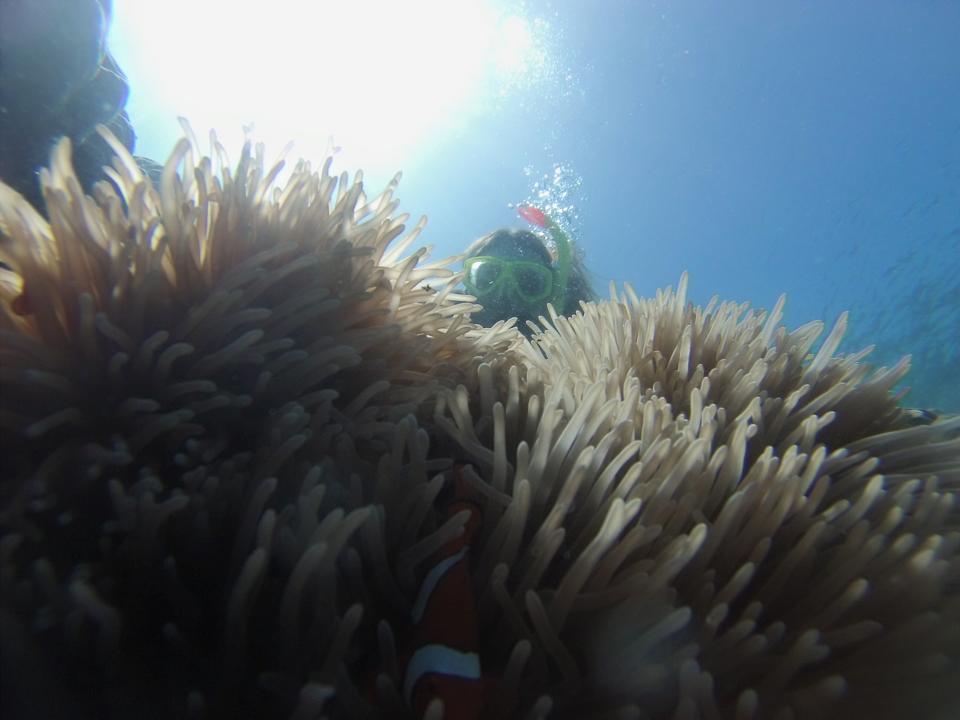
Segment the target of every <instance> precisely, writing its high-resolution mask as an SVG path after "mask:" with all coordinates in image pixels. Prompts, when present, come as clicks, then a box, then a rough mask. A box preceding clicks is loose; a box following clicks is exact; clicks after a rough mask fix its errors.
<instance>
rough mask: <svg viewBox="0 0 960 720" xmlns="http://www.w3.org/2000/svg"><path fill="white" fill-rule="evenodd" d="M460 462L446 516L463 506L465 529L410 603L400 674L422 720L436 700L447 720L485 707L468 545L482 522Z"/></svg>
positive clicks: (460, 719) (470, 716) (467, 719)
mask: <svg viewBox="0 0 960 720" xmlns="http://www.w3.org/2000/svg"><path fill="white" fill-rule="evenodd" d="M462 471H463V468H462V466H457V467H456V468H455V469H454V473H455V480H454V496H455V499H454V501H453V502H452V503H451V504H450V505H449V506H448V507H447V509H446V514H447V517H448V518H451V517H453V516H454V515H456V514H457V513H460V512H463V511H464V510H467V511H469V512H470V518H469V519H468V520H467V523H466V525H465V526H464V528H463V532H462V533H461V535H460V536H459V537H457V538H454V539H453V540H451V541H450V542H448V543H447V544H446V545H444V546H443V547H442V548H440V550H439V551H438V552H437V554H436V556H435V564H434V566H433V567H432V568H431V569H430V571H429V572H428V573H427V575H426V577H425V578H424V579H423V584H422V585H421V586H420V591H419V593H418V594H417V599H416V602H415V603H414V604H413V610H412V613H411V614H412V617H413V624H414V634H413V643H412V647H411V651H410V654H409V658H408V659H407V662H406V667H405V670H404V677H403V696H404V699H405V700H406V702H407V705H408V706H409V707H410V709H412V710H413V712H414V714H415V715H416V717H418V718H422V717H423V715H424V713H425V712H426V711H427V708H428V707H429V706H430V704H431V703H432V702H434V701H435V700H440V701H442V702H443V717H444V719H445V720H475V719H476V718H479V717H480V714H481V711H482V709H483V699H484V697H483V696H484V679H483V676H482V673H481V669H480V654H479V652H478V648H479V642H478V636H477V607H476V598H475V597H474V590H473V582H472V580H471V577H470V543H471V541H472V540H473V538H474V537H475V536H476V533H477V531H478V530H479V528H480V524H481V521H482V520H481V514H480V508H479V507H477V506H476V505H475V504H474V503H472V502H470V501H468V500H466V499H465V493H464V492H463V490H464V485H465V484H464V481H463V477H462Z"/></svg>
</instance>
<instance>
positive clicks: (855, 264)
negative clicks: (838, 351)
mask: <svg viewBox="0 0 960 720" xmlns="http://www.w3.org/2000/svg"><path fill="white" fill-rule="evenodd" d="M128 2H129V0H128ZM123 4H124V3H123V2H118V5H121V6H122V5H123ZM502 7H511V6H508V5H506V4H504V5H502ZM518 7H520V8H521V9H520V10H519V12H520V13H522V15H523V16H525V17H526V18H528V19H531V20H533V19H536V20H539V21H541V22H542V23H543V27H546V28H547V29H548V31H547V33H546V34H547V40H548V41H549V43H550V47H551V48H552V51H553V65H552V70H551V73H550V74H549V76H547V77H545V78H543V79H542V80H541V82H539V83H535V84H531V85H530V86H529V87H521V88H518V89H514V90H513V91H511V92H508V93H504V94H503V95H502V96H500V97H497V98H496V99H495V100H490V98H489V97H487V98H486V99H484V100H482V101H480V102H479V103H478V104H477V105H476V106H473V107H469V108H466V109H465V111H464V113H463V115H462V116H461V119H460V120H459V121H457V122H451V123H448V124H447V125H446V126H444V127H443V128H442V129H441V130H440V131H437V132H436V133H435V134H434V136H433V137H432V138H431V140H430V142H428V143H426V144H422V145H420V146H418V147H417V149H416V152H415V153H414V154H412V155H411V156H410V157H409V158H408V159H407V160H406V162H405V163H404V167H403V170H404V172H405V174H404V180H403V182H402V183H401V185H400V192H399V196H400V198H401V200H402V205H401V207H402V208H403V209H404V210H407V211H410V212H412V213H413V214H414V215H419V214H421V213H426V214H427V215H429V217H430V224H429V226H428V228H427V230H426V231H425V234H424V235H423V236H421V237H422V239H423V241H424V242H426V243H432V244H434V245H435V246H436V250H435V253H434V257H436V258H439V257H442V256H446V255H450V254H454V253H456V252H459V251H460V250H462V248H463V247H464V246H465V245H466V244H467V243H469V242H470V241H471V240H473V239H475V238H476V237H478V236H479V235H481V234H483V233H485V232H488V231H489V230H491V229H493V228H495V227H498V226H502V225H518V226H519V225H522V223H521V221H519V220H518V219H517V218H516V215H515V212H514V211H513V210H512V209H511V207H510V204H511V203H517V202H520V201H523V200H526V199H530V198H532V197H534V196H535V190H536V189H540V190H543V191H544V192H545V193H546V199H547V200H555V201H557V203H558V204H560V205H564V206H565V207H567V210H566V212H564V213H562V214H563V217H564V221H565V222H566V223H568V225H569V226H570V228H571V231H572V232H573V234H574V235H575V237H576V238H577V239H578V241H579V243H580V245H581V247H582V248H583V250H584V251H585V253H586V260H587V264H588V266H589V268H590V269H591V270H592V271H593V273H594V276H595V279H596V284H597V286H598V290H600V292H601V295H604V296H605V295H606V287H607V284H608V283H609V282H610V281H611V280H613V281H616V282H617V283H622V282H629V283H631V284H632V285H633V287H634V288H635V289H636V291H637V292H638V294H641V295H646V294H651V293H653V292H654V291H655V290H656V289H657V288H659V287H664V286H666V285H675V284H676V282H677V279H678V278H679V276H680V274H681V272H682V271H684V270H687V271H689V273H690V281H691V282H690V285H691V299H692V300H694V301H695V302H698V303H704V302H706V301H707V300H709V298H710V297H711V296H712V295H715V294H716V295H719V296H720V297H721V299H724V300H737V301H749V302H750V303H751V304H752V305H755V306H758V307H767V308H769V307H771V306H772V305H773V304H774V302H775V301H776V299H777V297H778V296H779V294H780V293H786V294H787V296H788V302H787V315H786V322H787V323H788V325H790V326H791V327H795V326H797V325H799V324H801V323H804V322H807V321H809V320H813V319H824V320H825V321H827V323H828V325H830V324H832V323H833V322H834V320H835V319H836V317H837V316H838V314H839V313H840V312H841V311H842V310H845V309H848V310H850V311H851V322H850V331H849V334H848V339H847V341H846V343H845V346H844V349H845V350H846V351H853V350H857V349H860V348H861V347H863V346H865V345H868V344H876V345H877V349H876V351H875V353H874V354H873V355H872V356H871V358H872V360H873V361H874V362H876V363H879V364H891V363H893V362H895V361H896V360H897V359H898V358H899V357H900V356H902V355H904V354H907V353H911V354H912V355H913V357H914V365H913V367H914V369H913V371H912V373H911V375H910V377H909V380H908V383H907V384H908V385H911V386H912V387H913V390H912V391H911V393H910V394H909V395H908V397H907V400H906V402H907V403H908V404H911V405H916V406H923V407H936V408H940V409H942V410H950V411H955V412H956V411H960V40H958V38H960V2H956V1H955V0H944V1H942V2H933V1H931V2H916V1H910V0H903V1H902V2H892V1H889V0H869V1H868V0H863V1H860V2H854V1H850V0H848V1H838V2H818V3H813V2H789V3H771V2H761V1H760V0H756V1H751V2H746V1H737V2H724V3H720V2H706V1H705V0H696V1H693V0H691V1H690V2H669V3H667V2H658V3H653V2H626V1H613V0H598V1H597V2H572V1H571V2H527V3H525V4H524V5H522V6H518ZM268 11H269V10H264V12H268ZM116 33H120V30H116ZM399 42H401V39H398V43H399ZM358 44H359V46H360V47H361V51H365V52H374V51H376V50H377V49H376V48H372V49H370V48H368V49H363V47H362V37H358ZM114 46H115V48H117V54H118V56H119V60H120V62H121V65H123V66H124V67H125V68H126V69H127V71H128V73H129V75H130V82H131V86H132V88H133V96H132V98H131V114H132V116H133V120H134V123H135V125H136V126H137V127H138V130H139V133H140V144H139V146H138V151H139V152H140V153H142V154H146V155H152V156H154V157H159V158H161V159H162V158H163V157H165V156H166V154H167V153H168V152H169V148H170V147H171V145H172V142H173V139H174V138H175V137H176V126H175V124H173V123H172V122H170V123H167V124H164V123H157V122H155V120H156V117H157V113H158V112H161V113H166V115H169V116H170V117H171V118H172V117H173V116H174V115H176V114H177V113H178V112H182V111H181V110H180V109H177V108H161V109H159V110H158V109H157V108H151V107H149V105H148V103H147V101H146V100H145V97H146V94H145V93H144V92H142V91H139V93H138V80H137V75H136V72H135V68H136V64H137V63H136V61H135V59H134V60H129V61H128V62H125V60H124V57H125V53H131V52H133V51H132V50H129V49H124V47H123V44H122V41H121V39H120V38H116V42H115V43H114ZM438 61H442V58H438ZM396 81H397V82H402V83H407V84H409V85H410V86H416V84H417V78H415V77H412V78H411V77H406V78H397V79H396ZM305 92H306V90H305ZM310 92H322V81H321V82H318V87H317V88H313V89H311V90H310ZM203 130H205V128H203ZM316 159H319V158H316ZM555 168H557V169H558V172H555V170H554V169H555ZM368 177H369V176H368ZM545 177H546V178H547V179H546V180H544V179H543V178H545ZM554 177H555V178H556V182H554V180H553V178H554ZM385 179H386V175H384V176H383V177H376V176H375V177H374V178H373V181H374V182H373V189H378V187H377V184H378V183H380V184H382V182H383V181H385ZM535 185H536V188H535ZM562 191H566V193H567V194H566V195H565V196H562V195H563V192H562ZM540 200H541V201H542V200H543V198H541V199H540Z"/></svg>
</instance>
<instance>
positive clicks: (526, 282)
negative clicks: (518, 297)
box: [513, 263, 553, 301]
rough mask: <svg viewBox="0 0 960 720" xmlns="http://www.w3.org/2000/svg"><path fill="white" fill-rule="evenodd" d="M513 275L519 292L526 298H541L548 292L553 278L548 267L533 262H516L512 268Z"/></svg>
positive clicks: (536, 299)
mask: <svg viewBox="0 0 960 720" xmlns="http://www.w3.org/2000/svg"><path fill="white" fill-rule="evenodd" d="M513 275H514V278H515V279H516V281H517V287H518V288H519V289H520V293H521V294H522V295H523V297H525V298H526V299H527V300H531V301H539V300H543V299H544V298H545V297H546V296H547V295H549V294H550V290H551V287H552V279H553V278H552V277H551V274H550V270H549V269H548V268H545V267H543V266H541V265H535V264H533V263H530V264H527V263H524V264H523V265H519V264H518V265H517V266H516V267H515V268H514V270H513Z"/></svg>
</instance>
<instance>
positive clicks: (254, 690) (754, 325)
mask: <svg viewBox="0 0 960 720" xmlns="http://www.w3.org/2000/svg"><path fill="white" fill-rule="evenodd" d="M113 144H114V146H115V149H116V151H117V158H116V160H115V162H114V166H113V168H112V169H111V170H110V171H109V175H110V177H111V181H112V182H111V183H102V184H100V185H99V186H97V188H96V189H95V192H94V194H93V196H92V197H90V196H87V195H85V194H84V192H83V190H82V188H81V187H80V184H79V183H78V181H77V179H76V177H75V176H74V173H73V172H72V169H71V167H70V149H69V145H68V144H67V143H66V142H63V143H61V145H59V146H58V148H57V149H56V151H55V153H54V155H53V159H52V163H51V168H50V169H49V170H48V171H44V172H43V174H42V184H43V192H44V199H45V205H46V212H45V214H44V215H41V214H39V213H37V212H36V211H34V210H33V209H32V208H31V207H30V206H29V205H28V204H27V203H26V202H25V201H24V200H23V199H22V198H20V197H19V196H16V194H15V193H13V192H12V191H11V190H9V189H8V188H6V187H4V186H2V185H0V260H2V261H3V263H4V264H5V265H6V268H0V382H2V388H0V390H2V392H0V433H2V436H0V442H2V450H3V461H2V468H0V473H2V474H0V573H2V575H0V581H2V582H0V633H2V636H0V639H2V654H0V662H2V664H0V671H2V672H3V677H4V681H3V683H2V694H0V701H2V706H0V707H2V709H3V714H4V716H5V717H31V716H43V717H49V718H56V717H104V716H106V715H110V716H112V717H142V716H144V715H146V716H149V717H195V718H220V717H236V716H243V717H294V718H298V719H299V718H313V717H321V716H327V717H409V716H411V710H410V708H409V706H408V702H407V700H406V699H405V697H404V693H403V684H404V679H403V674H404V662H405V657H406V655H407V654H408V649H407V647H406V646H407V644H408V643H409V638H410V635H411V624H412V620H410V610H411V605H412V604H413V602H414V599H415V596H416V594H417V592H418V589H419V587H420V584H421V582H422V580H423V577H424V575H425V574H427V573H428V571H429V570H430V568H431V565H432V562H433V560H432V559H433V557H434V553H435V551H436V550H437V548H438V547H440V546H441V545H443V544H444V543H445V542H446V541H447V540H449V539H451V538H454V537H456V536H457V535H458V533H459V532H461V529H462V524H463V521H464V520H463V517H462V516H454V517H453V518H450V519H448V518H447V516H446V514H445V513H444V512H443V509H442V504H443V498H444V497H445V495H446V493H447V491H448V490H447V486H448V485H449V479H450V468H451V466H452V465H453V464H454V463H455V462H456V463H460V464H463V466H464V468H465V469H464V472H463V477H464V479H465V480H466V486H467V491H468V492H469V493H470V495H471V499H472V500H473V502H475V503H476V504H477V505H478V506H479V507H480V508H481V509H482V515H483V525H482V528H481V530H480V532H479V535H478V536H477V537H476V538H475V540H474V542H473V544H472V546H471V551H470V558H469V560H470V568H471V573H472V581H473V585H472V588H471V592H472V593H473V595H474V597H475V601H476V608H477V610H476V618H475V621H476V622H477V623H478V626H479V629H480V646H479V648H478V650H479V654H480V658H481V661H482V665H483V668H484V674H485V676H486V679H485V681H484V700H483V707H482V708H481V716H482V717H485V718H500V717H513V716H517V717H521V716H529V717H557V718H564V717H577V718H579V717H598V718H599V717H638V718H641V717H649V718H673V717H677V718H699V717H703V718H743V719H747V718H760V717H777V718H780V717H783V718H789V717H817V718H819V717H828V716H831V715H833V716H835V717H906V716H910V717H949V713H950V708H951V707H952V704H954V703H956V702H957V701H958V693H957V690H956V687H955V682H954V680H955V678H956V677H957V674H958V672H960V552H958V546H960V533H958V530H960V528H958V510H957V508H956V504H955V499H954V493H955V491H956V488H957V487H958V484H960V418H953V419H951V418H941V419H939V420H937V421H936V422H933V423H931V424H927V425H920V426H917V425H915V424H914V423H912V422H911V418H910V416H909V414H908V413H906V412H905V411H903V410H902V409H901V408H900V407H899V406H898V404H897V397H896V396H895V395H894V394H893V393H892V388H893V387H894V385H895V384H896V383H897V382H898V381H899V380H900V379H901V378H902V377H903V375H904V374H905V373H906V371H907V364H906V363H902V364H900V365H898V366H897V367H895V368H892V369H889V370H879V371H875V372H874V371H872V370H871V369H870V368H869V367H868V366H867V365H866V364H865V363H864V362H863V359H864V358H863V355H864V354H859V355H856V356H847V357H837V356H835V352H836V349H837V345H838V343H839V340H840V337H841V336H842V334H843V329H844V323H845V320H844V319H843V318H841V321H840V322H839V323H838V324H837V326H836V327H835V328H834V330H833V331H832V332H831V333H830V334H829V336H828V337H827V338H826V340H825V341H824V342H823V343H822V345H821V346H820V347H819V350H817V351H816V352H815V353H814V352H812V348H814V346H815V343H816V341H817V339H818V337H819V336H820V334H821V332H822V327H821V326H820V325H819V324H813V325H809V326H805V327H802V328H799V329H797V330H795V331H793V332H789V331H787V330H786V329H784V328H783V327H781V326H780V325H779V321H780V310H781V305H782V302H781V304H778V305H777V307H776V308H775V309H774V310H773V311H772V312H770V313H769V314H767V313H754V312H751V311H748V310H747V309H746V308H745V307H743V306H740V305H737V304H733V303H711V305H710V306H708V307H706V308H700V307H695V306H693V305H691V304H689V303H688V302H687V301H686V297H685V291H686V279H685V278H683V279H681V282H680V285H679V287H678V289H677V290H676V291H673V290H667V291H664V292H661V293H658V295H657V297H656V298H652V299H639V298H637V297H636V296H635V295H633V293H632V292H631V291H629V289H627V291H626V293H625V294H622V295H617V294H616V293H613V294H612V297H611V299H610V300H608V301H604V302H598V303H585V304H584V305H583V307H582V309H581V311H580V312H578V313H577V314H576V315H575V316H573V317H571V318H564V317H558V316H555V315H554V316H551V317H550V318H544V319H543V321H542V330H541V331H540V332H538V333H535V335H534V337H533V338H532V339H530V340H526V339H524V338H523V337H522V336H520V334H519V333H517V332H516V331H515V330H514V328H513V327H512V326H511V324H510V323H501V324H498V325H497V326H495V327H493V328H487V329H485V328H480V327H477V326H475V325H473V324H471V323H470V319H469V315H470V312H471V311H472V310H473V309H474V308H475V306H474V305H473V304H472V299H471V298H469V297H466V296H463V295H460V294H458V292H457V290H456V284H457V280H458V277H457V275H455V274H454V272H453V271H452V270H450V269H448V267H447V266H448V265H449V264H450V263H448V262H441V263H438V264H433V265H428V264H425V260H426V251H425V250H418V251H415V252H412V253H410V254H406V255H405V253H406V252H408V248H410V247H411V246H412V244H413V242H414V240H415V239H416V236H417V233H418V231H419V229H420V227H421V225H419V224H418V225H417V227H416V229H415V230H414V231H413V232H412V233H410V234H409V235H407V236H406V237H404V238H402V239H401V238H400V236H401V235H402V233H403V223H404V222H405V220H406V218H405V217H403V216H401V217H398V216H396V209H397V204H396V202H395V201H394V200H393V191H394V186H395V182H393V183H391V184H390V186H389V187H388V188H387V190H386V191H385V192H384V193H383V194H381V195H380V196H378V197H377V198H375V199H372V200H370V199H368V198H367V197H366V196H365V194H364V192H363V188H362V178H361V177H360V176H359V175H358V176H357V177H356V178H354V180H353V181H352V182H351V181H350V180H349V179H348V177H347V176H346V175H345V174H344V175H342V176H340V177H336V176H332V175H331V174H330V162H329V161H327V163H326V164H325V165H324V166H323V167H322V168H321V169H320V170H319V171H313V170H312V169H311V168H310V166H309V165H308V164H306V163H300V164H298V165H297V166H296V167H295V168H294V169H293V170H292V172H291V173H290V174H289V177H288V178H287V179H286V180H285V181H283V182H282V183H279V182H278V181H277V177H278V173H279V168H278V167H276V166H275V167H273V168H270V167H268V166H267V164H266V163H265V162H264V158H263V150H262V148H259V147H258V148H257V149H256V151H255V152H254V151H252V150H251V149H250V148H249V147H247V148H245V149H244V151H243V154H242V156H241V158H240V161H239V163H238V164H237V165H236V166H235V167H230V166H229V165H228V163H227V161H226V159H225V157H226V156H225V153H224V152H223V150H222V148H219V147H217V146H216V145H215V146H214V148H213V152H212V153H211V155H212V156H213V158H214V159H213V160H211V159H210V158H208V157H199V156H198V155H197V154H196V151H195V147H196V146H195V143H194V144H191V143H189V142H187V141H183V142H181V143H180V144H179V145H178V146H177V147H176V149H175V150H174V152H173V154H172V156H171V159H170V160H169V161H168V163H167V165H166V168H165V171H164V174H163V178H162V180H161V182H160V184H159V187H153V186H152V185H151V184H150V182H149V181H147V180H146V179H145V178H144V177H143V176H142V175H141V173H140V171H139V170H138V169H137V166H136V164H135V163H134V162H133V160H132V158H130V157H129V155H128V154H127V153H126V151H124V150H123V148H122V147H121V146H119V144H117V143H116V142H114V143H113ZM428 714H429V715H431V717H441V716H442V715H443V705H442V703H439V702H438V703H434V704H433V705H431V707H430V710H429V711H428Z"/></svg>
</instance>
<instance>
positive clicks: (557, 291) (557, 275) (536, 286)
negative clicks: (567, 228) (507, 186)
mask: <svg viewBox="0 0 960 720" xmlns="http://www.w3.org/2000/svg"><path fill="white" fill-rule="evenodd" d="M517 210H518V212H519V214H520V216H521V217H522V218H524V219H525V220H527V221H529V222H530V223H532V224H534V225H536V226H537V227H540V228H543V229H544V230H546V231H547V232H549V234H550V238H551V240H552V241H553V245H554V248H555V251H554V252H553V253H551V251H550V249H548V247H547V245H546V244H545V243H544V241H543V240H542V239H541V238H540V236H538V235H537V234H535V233H533V232H530V231H529V230H511V229H501V230H495V231H494V232H492V233H490V234H489V235H485V236H484V237H482V238H480V239H479V240H477V241H476V242H475V243H473V244H472V245H471V246H470V247H469V248H467V259H466V260H464V262H463V269H464V279H463V284H464V286H465V288H466V290H467V292H469V293H470V294H471V295H474V296H475V297H476V298H477V302H478V303H479V304H480V305H482V306H483V307H482V309H481V310H479V311H478V312H476V313H474V314H473V321H474V322H477V323H479V324H481V325H493V324H494V323H496V322H497V321H499V320H506V319H507V318H511V317H515V318H517V328H518V329H519V330H520V332H522V333H523V334H525V335H527V336H529V335H530V334H531V333H532V330H531V328H530V327H529V326H528V324H527V323H528V322H536V321H537V320H538V319H539V317H540V316H541V315H544V316H545V315H546V314H547V303H550V304H552V305H553V307H554V309H555V310H556V311H557V312H558V313H560V314H561V315H571V314H573V313H574V312H576V310H577V308H578V307H579V305H580V302H581V301H587V300H593V299H595V297H596V294H595V293H594V292H593V290H592V289H591V287H590V283H589V281H588V280H587V278H586V273H585V271H584V268H583V266H582V263H581V262H580V259H579V258H578V257H576V256H575V253H574V251H573V247H572V246H571V243H570V240H569V238H568V237H567V234H566V233H565V232H564V231H563V230H562V229H561V228H560V227H559V226H558V225H557V224H556V223H555V222H554V221H553V220H551V219H550V218H549V217H547V216H546V215H545V214H544V213H543V212H542V211H540V210H538V209H537V208H535V207H531V206H530V205H521V206H520V207H519V208H517Z"/></svg>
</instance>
